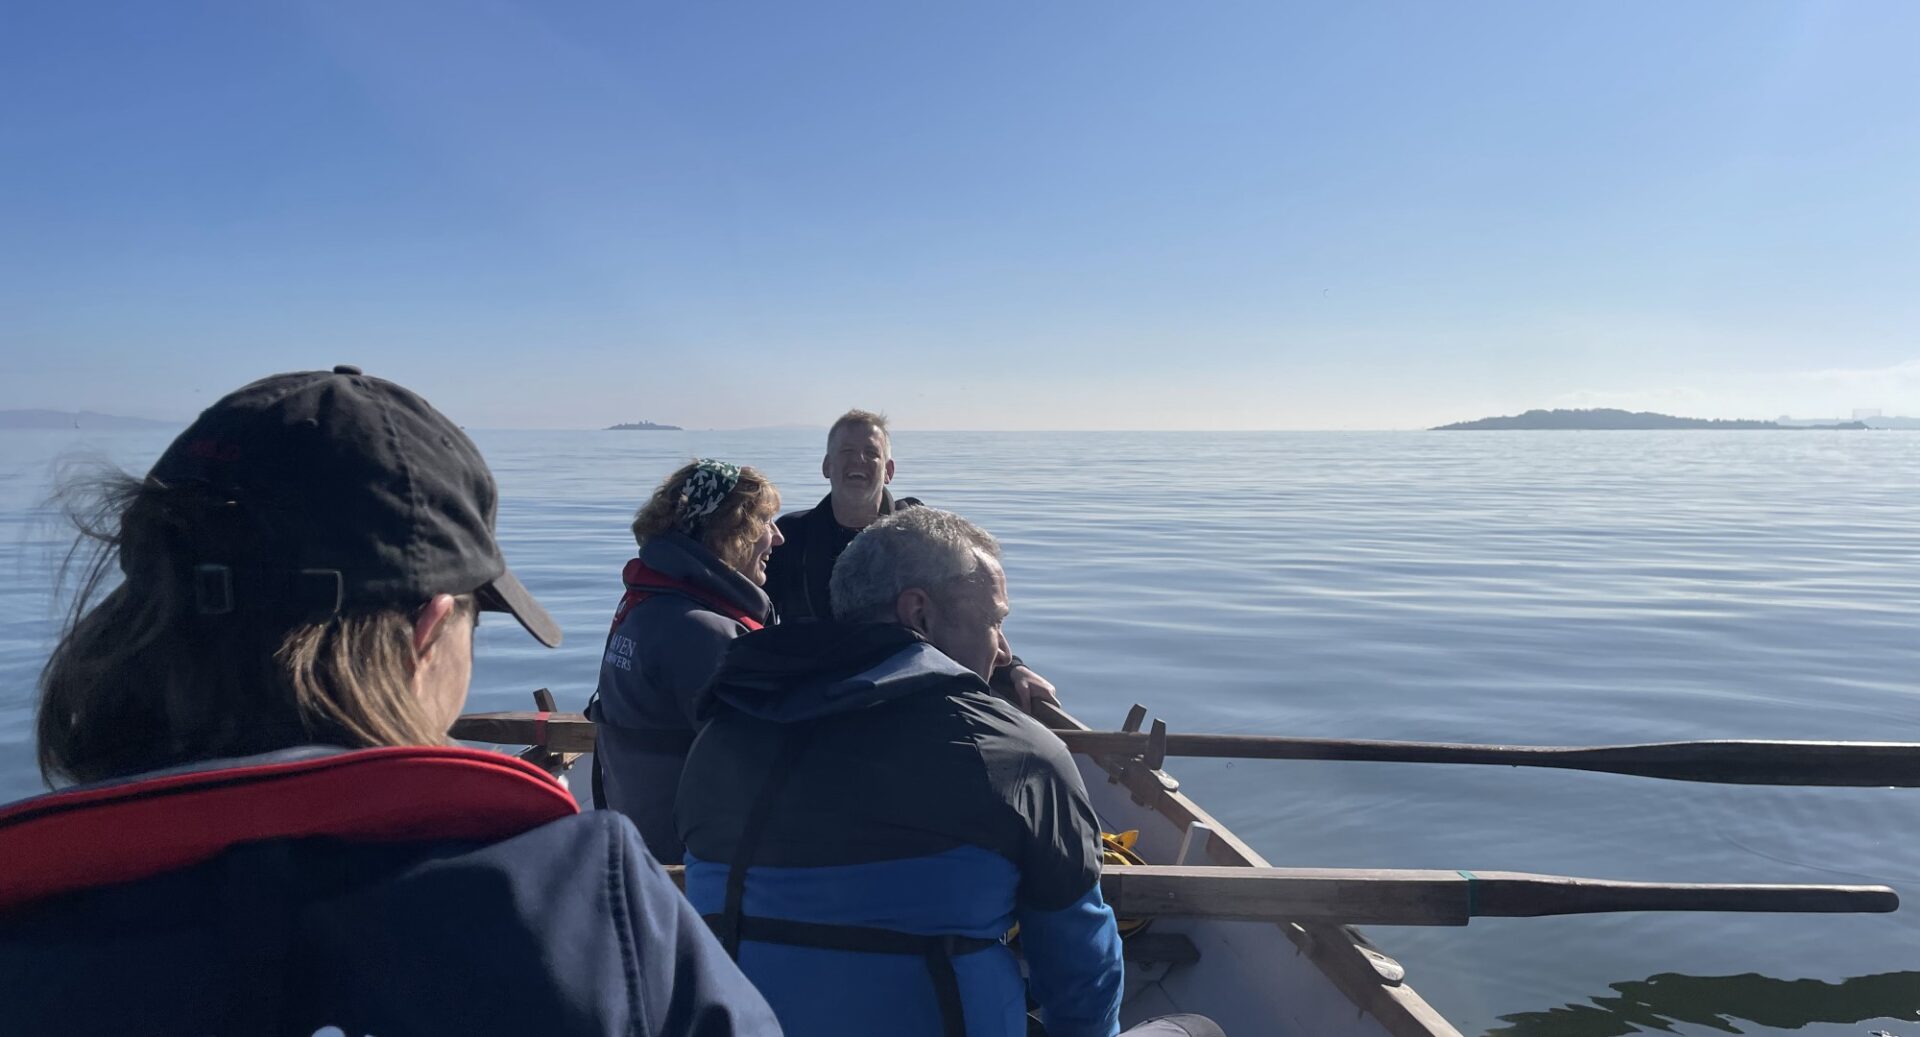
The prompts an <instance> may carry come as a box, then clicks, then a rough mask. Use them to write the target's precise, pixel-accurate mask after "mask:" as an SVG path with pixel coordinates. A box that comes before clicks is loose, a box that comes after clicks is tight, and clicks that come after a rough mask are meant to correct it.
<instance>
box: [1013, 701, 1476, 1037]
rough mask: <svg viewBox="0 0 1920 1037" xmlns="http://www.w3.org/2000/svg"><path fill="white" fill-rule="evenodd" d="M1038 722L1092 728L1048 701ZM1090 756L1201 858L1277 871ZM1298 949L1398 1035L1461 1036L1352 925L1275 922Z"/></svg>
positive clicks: (1207, 820)
mask: <svg viewBox="0 0 1920 1037" xmlns="http://www.w3.org/2000/svg"><path fill="white" fill-rule="evenodd" d="M1035 719H1037V720H1039V721H1040V722H1041V723H1042V724H1044V725H1045V726H1047V727H1048V728H1050V729H1054V730H1070V731H1087V730H1091V728H1089V727H1088V726H1087V725H1086V724H1084V723H1082V722H1081V721H1080V719H1079V718H1078V717H1075V716H1074V715H1073V714H1071V713H1068V712H1067V711H1066V710H1065V709H1062V708H1060V707H1059V706H1055V705H1053V704H1051V703H1042V704H1041V705H1040V707H1039V709H1037V710H1036V713H1035ZM1078 755H1085V756H1086V757H1087V759H1089V760H1091V761H1092V762H1093V764H1094V765H1095V766H1097V767H1099V768H1100V769H1101V770H1103V771H1105V772H1106V773H1107V775H1108V776H1109V777H1111V778H1112V779H1113V780H1115V781H1116V782H1118V783H1119V784H1121V785H1123V786H1125V788H1126V789H1127V792H1128V794H1129V795H1131V796H1132V797H1133V800H1134V802H1135V803H1138V804H1139V805H1141V806H1142V807H1144V808H1147V809H1150V810H1153V811H1154V812H1155V813H1157V814H1159V815H1160V816H1161V817H1163V818H1165V819H1166V820H1167V821H1168V822H1170V823H1171V824H1173V825H1174V826H1175V827H1176V828H1178V829H1180V830H1181V831H1186V830H1187V829H1188V828H1189V827H1190V826H1191V825H1193V824H1194V823H1195V822H1199V823H1201V824H1204V825H1206V826H1207V829H1208V831H1209V832H1210V835H1209V836H1208V838H1207V842H1206V845H1205V846H1204V847H1203V848H1202V852H1203V853H1204V854H1205V855H1206V857H1207V860H1208V862H1209V863H1211V864H1215V865H1219V866H1222V867H1251V868H1267V867H1272V864H1271V863H1270V862H1268V860H1267V859H1266V858H1265V857H1263V856H1261V855H1260V853H1259V852H1258V851H1256V850H1255V849H1254V848H1253V847H1251V846H1249V845H1247V844H1246V842H1245V841H1243V840H1242V839H1241V838H1240V837H1239V836H1237V835H1235V834H1234V833H1233V830H1232V829H1231V828H1229V827H1227V825H1226V824H1225V823H1223V822H1221V821H1220V820H1219V819H1218V818H1215V817H1214V816H1213V815H1212V814H1210V813H1208V812H1207V810H1206V809H1205V808H1204V807H1202V806H1200V804H1198V803H1196V802H1194V801H1193V800H1192V799H1190V798H1188V797H1187V796H1186V795H1184V794H1182V793H1181V792H1179V791H1178V784H1177V782H1175V783H1173V784H1174V785H1175V787H1174V788H1168V787H1167V784H1168V783H1167V782H1166V781H1165V780H1164V779H1165V778H1166V772H1164V771H1156V770H1154V769H1152V768H1149V767H1147V766H1146V764H1145V762H1144V761H1142V760H1138V759H1133V758H1128V757H1113V756H1096V755H1094V754H1091V753H1088V754H1078ZM1273 924H1274V925H1275V926H1277V927H1278V928H1279V929H1280V931H1281V932H1282V934H1284V935H1285V936H1286V937H1287V939H1288V941H1290V942H1291V943H1292V944H1293V946H1294V948H1295V949H1296V950H1297V951H1298V952H1299V953H1300V954H1301V955H1302V956H1303V957H1306V958H1307V959H1308V960H1310V961H1312V962H1313V963H1314V965H1315V966H1316V967H1317V968H1319V969H1320V971H1321V973H1322V974H1323V975H1325V976H1326V977H1327V978H1328V979H1329V980H1330V981H1332V983H1333V985H1334V987H1335V988H1336V989H1338V990H1339V991H1340V992H1341V993H1342V994H1344V995H1345V996H1346V997H1347V999H1348V1000H1349V1001H1351V1002H1353V1004H1354V1007H1355V1008H1356V1009H1358V1010H1360V1011H1362V1012H1365V1013H1368V1014H1370V1015H1372V1016H1373V1017H1374V1019H1375V1020H1377V1021H1378V1022H1379V1023H1380V1024H1381V1025H1382V1026H1383V1027H1385V1028H1386V1030H1387V1032H1388V1033H1390V1034H1392V1035H1393V1037H1462V1035H1461V1033H1460V1031H1459V1030H1458V1029H1457V1028H1456V1027H1455V1026H1454V1025H1453V1024H1452V1023H1450V1022H1448V1021H1447V1019H1446V1017H1445V1016H1443V1015H1441V1014H1440V1013H1439V1011H1438V1010H1436V1009H1435V1008H1434V1007H1433V1006H1432V1005H1430V1004H1428V1003H1427V1001H1426V999H1425V998H1423V997H1421V996H1420V994H1419V993H1418V992H1417V991H1415V990H1414V989H1413V988H1412V987H1411V986H1409V985H1408V984H1406V983H1404V982H1403V983H1395V984H1390V983H1388V982H1386V981H1385V980H1384V979H1382V978H1381V976H1380V974H1379V972H1377V971H1376V970H1375V969H1374V966H1373V962H1372V959H1370V958H1369V957H1368V956H1367V953H1366V951H1365V950H1363V941H1364V940H1365V938H1364V937H1363V936H1361V935H1360V933H1359V931H1358V930H1356V929H1354V928H1353V927H1351V926H1346V925H1340V924H1338V923H1333V922H1275V923H1273Z"/></svg>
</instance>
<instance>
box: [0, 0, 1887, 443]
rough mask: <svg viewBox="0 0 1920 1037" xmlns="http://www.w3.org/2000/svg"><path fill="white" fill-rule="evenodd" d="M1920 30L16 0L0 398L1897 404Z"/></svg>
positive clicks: (1680, 17) (1250, 419)
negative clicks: (386, 391) (317, 391)
mask: <svg viewBox="0 0 1920 1037" xmlns="http://www.w3.org/2000/svg"><path fill="white" fill-rule="evenodd" d="M1915 39H1920V4H1911V3H1905V2H1888V3H1812V2H1809V3H1804V4H1773V3H1756V2H1744V0H1743V2H1728V3H1709V2H1698V3H1686V4H1670V3H1609V4H1588V5H1581V6H1570V5H1557V4H1534V3H1514V4H1495V3H1474V4H1449V5H1439V4H1426V3H1419V4H1404V5H1403V4H1388V3H1372V4H1300V5H1284V4H1280V3H1276V2H1263V3H1246V4H1236V3H1224V2H1223V3H1204V4H1170V3H1162V2H1151V3H1149V2H1137V3H1129V2H1119V0H1103V2H1098V3H1094V2H1088V3H1068V2H1048V3H1032V2H1026V3H999V2H985V0H969V2H966V3H937V4H936V3H893V2H884V3H883V2H874V3H864V4H853V3H835V2H827V0H808V2H804V3H789V2H780V3H733V2H715V3H705V2H702V3H686V2H679V3H641V2H633V0H628V2H622V3H599V2H588V0H579V2H569V3H550V2H538V3H536V2H525V3H518V2H501V0H470V2H460V3H444V4H443V3H372V2H368V3H357V2H331V0H329V2H312V3H298V2H286V3H259V2H254V0H248V2H234V3H228V4H197V3H188V2H181V3H166V4H154V3H144V2H143V3H127V4H122V5H114V4H105V3H99V4H95V3H86V4H73V3H29V2H18V3H11V4H8V5H7V6H5V7H4V8H0V408H5V407H54V408H62V409H81V408H88V409H95V410H102V411H109V412H114V413H123V414H133V415H140V416H152V417H164V418H184V417H186V416H190V415H191V414H192V413H194V412H195V411H196V410H197V409H198V408H199V407H201V406H204V405H205V404H206V403H207V402H210V401H211V400H212V399H213V398H214V397H216V396H218V395H219V393H221V392H223V391H225V390H227V389H230V388H233V387H234V386H236V385H238V384H240V383H242V382H244V381H246V380H249V379H251V378H252V377H255V376H257V375H260V374H265V373H269V372H272V371H278V370H288V369H297V368H306V367H318V366H327V365H331V364H333V363H336V362H352V363H358V364H361V365H362V366H364V367H366V368H367V369H368V370H369V371H370V372H373V373H377V374H383V375H386V376H388V377H392V378H395V379H397V380H399V381H402V382H405V383H407V384H409V385H412V386H414V387H416V388H418V389H420V390H421V391H422V392H424V393H425V394H426V395H427V396H428V397H429V398H430V399H432V400H434V401H435V402H436V403H437V404H439V405H440V406H441V407H442V409H444V410H446V411H448V413H450V414H452V415H453V416H454V417H455V418H456V419H457V420H459V421H461V422H462V423H465V424H469V425H476V426H509V427H588V426H597V425H604V424H609V423H612V422H615V421H621V420H632V419H637V418H643V417H644V418H651V419H654V420H659V421H668V422H673V423H676V424H682V425H688V426H695V427H710V426H712V427H732V426H749V425H761V424H783V423H809V424H824V423H825V422H826V421H827V420H829V419H830V418H831V417H832V416H833V415H834V414H837V413H838V412H839V411H841V410H843V409H845V408H846V407H848V406H854V405H858V406H865V407H872V408H878V409H883V410H887V411H889V412H890V413H892V414H893V416H894V418H895V420H896V422H897V423H898V424H899V425H900V426H902V427H908V428H1198V429H1205V428H1406V427H1414V426H1420V425H1426V424H1434V423H1438V422H1442V421H1450V420H1457V419H1462V418H1471V417H1478V416H1481V415H1483V414H1489V413H1501V412H1512V411H1517V410H1522V409H1525V408H1527V407H1534V406H1629V407H1635V408H1640V407H1647V408H1653V409H1661V410H1667V411H1672V412H1678V413H1687V414H1696V415H1700V416H1706V417H1735V416H1748V417H1756V416H1757V417H1771V416H1774V415H1776V414H1780V413H1783V412H1786V413H1793V414H1796V415H1811V416H1828V415H1832V414H1841V413H1844V412H1845V411H1847V410H1850V409H1851V408H1852V407H1881V408H1884V409H1885V410H1886V411H1887V412H1888V413H1920V291H1916V290H1915V286H1916V285H1920V63H1917V62H1915V61H1914V60H1912V54H1911V51H1912V45H1913V41H1914V40H1915Z"/></svg>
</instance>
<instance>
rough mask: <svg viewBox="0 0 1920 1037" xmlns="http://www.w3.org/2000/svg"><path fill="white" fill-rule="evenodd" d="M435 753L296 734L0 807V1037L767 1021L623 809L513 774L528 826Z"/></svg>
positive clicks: (221, 1035) (726, 1028)
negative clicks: (342, 744) (538, 791)
mask: <svg viewBox="0 0 1920 1037" xmlns="http://www.w3.org/2000/svg"><path fill="white" fill-rule="evenodd" d="M467 752H468V753H469V754H470V755H471V756H472V757H493V758H494V760H496V761H501V762H498V763H495V762H491V761H484V760H483V761H482V766H483V768H484V769H485V770H487V771H497V770H499V769H501V768H510V767H512V766H513V765H515V764H517V761H513V760H511V759H509V758H507V757H503V756H497V755H496V754H490V753H478V752H473V751H467ZM450 755H459V753H457V752H454V751H449V750H423V751H420V752H412V751H407V750H362V751H357V752H349V751H346V750H341V749H331V748H322V747H308V748H302V749H293V750H285V751H282V752H279V753H273V754H268V755H266V756H259V757H249V758H246V759H241V760H228V761H216V762H211V763H205V764H199V765H195V766H194V767H189V768H180V769H178V770H175V771H171V772H164V773H163V774H161V775H146V776H143V777H142V778H141V779H131V780H130V781H128V782H124V783H113V784H109V785H104V786H93V787H88V788H81V789H71V790H66V791H64V792H59V793H52V794H49V795H46V796H40V797H37V798H35V799H30V800H25V801H22V802H20V803H17V804H14V805H12V806H7V807H0V861H4V863H0V992H4V997H0V1032H4V1033H7V1034H62V1035H70V1037H96V1035H97V1037H107V1035H114V1037H118V1035H121V1034H141V1035H144V1037H283V1035H284V1037H310V1035H313V1034H316V1033H318V1034H350V1035H352V1037H365V1035H378V1037H410V1035H426V1034H471V1035H486V1034H497V1035H501V1037H509V1035H511V1037H520V1035H524V1034H536V1033H537V1034H556V1035H558V1034H571V1035H577V1037H616V1035H617V1037H641V1035H649V1037H696V1035H697V1037H744V1035H752V1037H778V1034H779V1027H778V1024H776V1023H775V1022H774V1019H773V1016H772V1013H771V1012H770V1011H769V1010H768V1009H767V1006H766V1004H765V1002H764V1001H763V1000H762V999H761V998H760V996H759V994H758V993H756V992H755V991H754V989H753V988H752V986H751V985H749V984H748V982H747V981H746V979H745V977H743V976H741V975H740V973H739V970H738V969H736V968H735V967H734V965H733V964H732V963H731V962H729V961H728V960H727V959H726V955H725V954H724V952H722V951H721V949H720V947H719V945H718V944H717V943H716V942H715V941H714V939H713V937H712V935H711V933H710V932H709V931H708V929H707V927H706V925H705V924H703V923H702V922H701V921H700V919H699V917H698V916H697V915H695V914H694V913H693V911H692V910H691V909H689V907H688V906H687V903H686V901H685V900H684V899H683V898H682V897H681V896H680V894H679V892H678V891H677V890H675V889H674V887H673V883H672V882H671V881H669V880H668V878H667V876H666V874H665V873H664V872H662V871H661V869H660V866H659V865H658V864H657V863H655V862H654V860H653V858H652V857H650V856H649V855H648V854H647V851H646V848H645V847H644V846H642V845H641V843H640V838H639V835H638V834H637V833H636V832H635V831H634V829H633V826H632V825H631V824H630V823H628V821H627V820H626V819H625V818H624V817H621V816H620V815H618V814H615V813H612V812H609V811H595V812H592V813H587V814H579V813H576V812H575V810H576V808H575V807H574V806H573V804H572V800H571V797H568V796H567V795H566V793H565V791H564V790H562V789H560V788H558V787H557V786H551V781H550V779H547V778H546V776H545V775H543V774H539V773H538V772H536V771H533V770H532V769H531V768H525V767H520V768H518V769H520V770H522V771H525V772H527V773H525V774H522V775H521V776H520V780H521V781H522V782H523V783H524V782H543V781H544V782H547V783H548V785H550V786H551V787H550V788H548V789H547V790H546V793H545V795H546V796H547V797H548V798H549V799H550V800H552V801H554V803H553V804H552V805H551V807H550V808H543V809H542V810H541V811H540V812H538V813H537V814H535V815H534V816H532V817H531V818H528V817H527V816H526V815H527V812H526V811H525V810H524V809H520V808H519V807H518V806H517V805H516V804H515V803H514V802H513V801H512V799H511V798H506V799H504V800H503V798H502V797H500V796H499V795H497V794H496V793H497V792H498V791H499V790H498V789H497V788H495V787H493V786H487V787H485V788H483V789H482V790H481V791H480V792H479V793H478V794H476V793H474V792H473V787H472V785H471V784H463V782H464V781H466V779H467V778H468V777H469V776H468V775H465V774H461V773H458V772H456V773H454V774H452V775H449V774H447V773H446V772H445V771H444V770H442V771H439V772H437V773H436V772H428V773H424V774H423V773H421V772H419V771H417V770H412V769H411V768H417V767H419V766H420V764H419V762H418V758H419V757H421V756H429V757H446V756H450ZM396 756H397V757H401V759H400V763H402V764H403V767H402V769H401V770H400V771H399V772H398V773H396V772H394V771H392V770H383V769H382V768H383V767H385V765H387V764H389V763H391V762H392V760H393V758H394V757H396ZM356 769H357V770H358V772H359V773H360V774H361V775H362V778H361V780H360V782H359V783H360V784H363V785H365V786H366V787H365V788H364V789H361V790H360V791H358V792H354V791H352V790H351V789H343V788H342V787H341V786H340V785H339V784H338V779H339V778H340V777H341V776H342V775H351V774H352V773H354V771H355V770H356ZM316 778H318V779H321V780H323V781H325V780H333V781H335V784H332V785H323V786H321V787H319V788H317V789H316V787H315V786H314V785H313V784H311V782H312V781H314V780H315V779H316ZM350 783H351V781H350ZM462 789H464V790H465V798H462V796H461V795H460V793H461V790H462ZM343 793H344V794H343ZM208 794H212V795H215V796H220V797H224V798H221V799H219V800H218V801H217V802H215V803H213V804H209V803H208V801H207V800H206V799H204V798H202V799H201V800H200V801H199V802H200V805H199V806H198V807H197V808H196V807H195V806H194V805H193V804H192V799H191V797H193V796H196V795H198V796H202V797H204V796H206V795H208ZM103 796H105V797H110V798H111V799H112V802H111V803H107V804H103V803H102V802H101V799H100V797H103ZM76 801H78V802H76ZM248 804H251V805H250V806H249V805H248ZM456 804H465V805H464V806H458V805H456ZM102 810H105V811H107V812H108V813H107V816H104V817H103V816H102V814H101V813H100V811H102ZM129 812H131V815H132V816H130V815H129ZM542 818H550V819H548V820H544V821H543V820H542ZM476 824H477V825H478V826H479V827H480V828H484V829H491V831H490V834H489V837H485V838H483V837H480V836H479V835H478V833H477V832H476V830H475V826H476ZM529 825H530V827H529ZM343 829H356V830H358V832H357V834H354V835H349V834H347V833H345V832H344V831H343ZM445 830H455V831H459V832H461V834H460V835H459V836H458V837H454V836H449V835H447V834H445ZM303 831H305V832H309V833H311V832H314V831H324V832H326V834H324V835H315V834H307V835H304V836H303V835H301V834H299V833H301V832H303ZM436 832H438V833H440V834H434V833H436ZM56 833H57V834H58V835H59V836H60V837H59V838H53V837H52V836H53V835H55V834H56ZM263 835H267V836H270V837H266V838H262V837H261V836H263ZM494 836H504V838H494ZM107 876H115V877H116V878H114V879H109V878H107ZM36 878H37V879H38V880H39V881H38V882H37V884H36Z"/></svg>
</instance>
